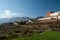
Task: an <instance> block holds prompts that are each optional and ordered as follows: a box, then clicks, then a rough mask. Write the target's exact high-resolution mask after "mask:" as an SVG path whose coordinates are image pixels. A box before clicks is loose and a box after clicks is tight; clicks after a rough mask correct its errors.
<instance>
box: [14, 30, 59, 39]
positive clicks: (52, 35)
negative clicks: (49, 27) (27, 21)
mask: <svg viewBox="0 0 60 40" xmlns="http://www.w3.org/2000/svg"><path fill="white" fill-rule="evenodd" d="M14 40H60V31H46V32H43V33H36V34H34V35H32V36H30V37H21V38H15V39H14Z"/></svg>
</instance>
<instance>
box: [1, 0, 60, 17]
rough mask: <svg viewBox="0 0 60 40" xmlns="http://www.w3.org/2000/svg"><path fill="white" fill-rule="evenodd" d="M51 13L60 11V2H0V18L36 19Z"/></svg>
mask: <svg viewBox="0 0 60 40" xmlns="http://www.w3.org/2000/svg"><path fill="white" fill-rule="evenodd" d="M49 11H53V12H57V11H60V0H0V18H5V17H7V18H10V17H31V18H35V17H39V16H45V15H46V13H47V12H49Z"/></svg>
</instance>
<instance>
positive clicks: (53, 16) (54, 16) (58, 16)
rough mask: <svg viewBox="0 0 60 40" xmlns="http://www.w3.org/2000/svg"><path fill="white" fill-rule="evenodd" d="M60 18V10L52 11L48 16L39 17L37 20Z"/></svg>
mask: <svg viewBox="0 0 60 40" xmlns="http://www.w3.org/2000/svg"><path fill="white" fill-rule="evenodd" d="M52 18H54V19H57V18H58V19H60V11H59V12H54V13H50V14H49V16H48V17H45V18H39V19H38V20H50V19H52Z"/></svg>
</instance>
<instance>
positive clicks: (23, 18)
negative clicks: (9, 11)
mask: <svg viewBox="0 0 60 40" xmlns="http://www.w3.org/2000/svg"><path fill="white" fill-rule="evenodd" d="M29 19H31V18H30V17H13V18H0V24H3V23H8V22H16V21H27V20H29Z"/></svg>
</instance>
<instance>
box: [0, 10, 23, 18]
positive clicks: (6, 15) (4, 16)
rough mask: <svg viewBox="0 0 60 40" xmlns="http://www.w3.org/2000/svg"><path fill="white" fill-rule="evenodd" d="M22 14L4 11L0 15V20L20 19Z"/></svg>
mask: <svg viewBox="0 0 60 40" xmlns="http://www.w3.org/2000/svg"><path fill="white" fill-rule="evenodd" d="M22 14H23V13H17V12H12V11H9V10H5V11H4V12H3V13H0V18H12V17H21V15H22Z"/></svg>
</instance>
